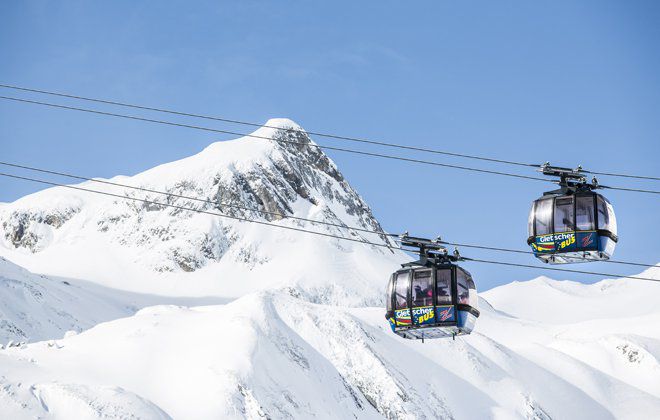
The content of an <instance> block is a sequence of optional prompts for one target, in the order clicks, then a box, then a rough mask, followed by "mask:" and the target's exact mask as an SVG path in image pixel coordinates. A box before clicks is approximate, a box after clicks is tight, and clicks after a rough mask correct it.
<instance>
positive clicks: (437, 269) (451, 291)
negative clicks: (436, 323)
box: [433, 266, 454, 307]
mask: <svg viewBox="0 0 660 420" xmlns="http://www.w3.org/2000/svg"><path fill="white" fill-rule="evenodd" d="M440 270H442V271H448V272H449V295H448V296H447V297H448V298H449V303H442V304H441V303H440V302H438V298H439V296H438V271H440ZM453 271H454V270H453V267H451V266H449V267H446V268H445V267H436V268H435V270H434V272H435V288H434V290H433V292H434V293H435V296H434V299H433V306H435V307H437V306H449V305H453V304H454V296H453V295H454V286H453V283H454V281H453V277H454V275H453V273H452V272H453Z"/></svg>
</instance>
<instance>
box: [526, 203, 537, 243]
mask: <svg viewBox="0 0 660 420" xmlns="http://www.w3.org/2000/svg"><path fill="white" fill-rule="evenodd" d="M534 204H536V203H532V208H531V210H529V217H528V218H527V236H534Z"/></svg>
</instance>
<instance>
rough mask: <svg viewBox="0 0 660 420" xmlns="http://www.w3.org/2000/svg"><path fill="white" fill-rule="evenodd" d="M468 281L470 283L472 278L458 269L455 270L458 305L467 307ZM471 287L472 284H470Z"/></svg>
mask: <svg viewBox="0 0 660 420" xmlns="http://www.w3.org/2000/svg"><path fill="white" fill-rule="evenodd" d="M468 279H469V281H470V282H472V278H471V277H470V275H469V274H468V273H466V272H465V270H463V269H462V268H460V267H457V268H456V286H457V287H458V303H463V304H465V305H468V304H469V303H470V290H469V286H468ZM472 286H474V283H473V282H472Z"/></svg>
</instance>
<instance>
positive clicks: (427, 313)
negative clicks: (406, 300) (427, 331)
mask: <svg viewBox="0 0 660 420" xmlns="http://www.w3.org/2000/svg"><path fill="white" fill-rule="evenodd" d="M413 318H414V319H415V324H418V325H424V324H432V323H433V322H435V319H434V318H435V313H434V311H433V306H424V307H421V308H413Z"/></svg>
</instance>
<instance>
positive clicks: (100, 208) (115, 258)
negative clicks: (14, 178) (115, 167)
mask: <svg viewBox="0 0 660 420" xmlns="http://www.w3.org/2000/svg"><path fill="white" fill-rule="evenodd" d="M267 125H268V126H271V127H279V128H260V129H258V130H257V131H256V132H255V133H253V135H254V136H258V137H257V138H253V137H243V138H240V139H236V140H232V141H225V142H217V143H213V144H211V145H210V146H208V147H207V148H206V149H204V150H203V151H201V152H200V153H198V154H196V155H194V156H191V157H188V158H185V159H181V160H179V161H176V162H171V163H167V164H164V165H160V166H158V167H155V168H153V169H150V170H147V171H145V172H143V173H140V174H137V175H135V176H132V177H126V176H119V177H115V178H112V179H110V180H101V181H107V182H112V183H119V184H123V185H129V186H133V187H140V188H143V189H149V190H152V191H161V192H163V191H164V192H168V193H171V194H175V195H176V196H173V195H169V196H166V195H162V194H157V193H154V192H145V191H137V190H135V189H129V188H125V187H119V186H115V185H109V184H107V183H105V184H104V183H98V182H91V181H88V182H84V183H82V184H79V185H76V186H75V187H77V188H85V189H91V190H96V191H104V192H108V193H111V194H117V195H119V196H129V197H135V198H140V199H144V200H147V201H150V202H153V203H167V204H170V205H175V206H180V207H186V208H194V209H197V210H201V211H206V212H210V213H218V212H222V213H225V214H227V215H229V216H233V217H239V218H247V219H250V220H256V221H258V222H263V223H272V224H275V225H279V226H284V227H289V228H302V229H307V230H314V231H318V232H321V233H325V234H330V235H336V236H341V237H350V238H352V239H355V240H368V241H372V242H377V243H381V244H384V243H391V242H389V239H388V238H387V237H385V236H383V235H379V234H371V233H364V232H356V231H350V232H349V231H347V230H346V229H340V228H337V227H332V226H328V225H323V224H311V223H309V222H304V221H300V220H296V219H293V218H284V219H282V218H281V217H279V216H277V215H279V214H281V215H284V216H293V217H299V218H305V219H312V220H318V221H320V222H325V223H332V224H335V225H342V226H353V227H359V228H362V229H368V230H372V231H376V232H380V233H382V229H381V227H380V225H379V223H378V221H377V220H376V219H375V218H374V216H373V214H372V213H371V210H370V209H369V206H368V205H367V204H366V203H365V202H364V200H363V199H362V198H361V197H360V196H359V195H358V193H357V192H356V191H355V190H354V189H353V188H352V187H351V186H350V185H349V183H348V181H346V180H345V179H344V177H343V176H342V175H341V173H340V172H339V171H338V169H337V167H336V166H335V164H334V163H333V162H332V161H331V160H330V159H329V158H328V157H327V156H326V155H325V154H324V153H323V152H322V151H321V150H320V149H318V148H317V147H314V145H315V143H314V142H313V141H312V140H311V139H310V138H309V137H308V136H307V135H306V134H305V133H304V132H303V131H292V130H301V128H300V126H298V125H297V124H296V123H294V122H293V121H290V120H287V119H272V120H269V121H268V122H267ZM268 139H276V140H279V142H277V141H269V140H268ZM192 198H196V199H197V200H193V199H192ZM219 203H222V204H219ZM237 206H238V207H237ZM239 207H243V208H239ZM250 208H256V209H258V210H261V211H262V212H269V213H268V214H267V213H258V212H255V211H251V210H249V209H250ZM0 256H4V257H6V258H8V259H10V260H11V261H13V262H14V263H17V264H19V265H21V266H23V267H25V268H27V269H29V270H31V271H33V272H36V273H47V274H49V275H52V276H59V277H65V278H70V279H83V280H87V281H92V282H95V283H98V284H101V285H104V286H108V287H112V288H119V289H123V290H129V291H133V292H138V293H146V294H159V295H170V296H183V295H186V296H198V297H199V296H219V297H225V298H236V297H239V296H242V295H244V294H245V293H249V292H254V291H257V290H264V289H272V288H280V289H295V290H296V291H297V292H298V293H300V294H301V295H304V296H305V297H306V298H307V299H308V300H310V301H313V302H321V303H332V304H342V305H365V304H370V305H375V304H382V302H383V298H382V284H381V282H382V278H384V277H385V276H387V274H388V272H390V271H392V269H394V268H396V267H397V266H398V264H399V263H400V262H401V261H404V260H405V259H406V257H405V255H403V254H402V253H399V252H396V253H395V252H392V251H391V250H389V249H387V248H381V247H374V246H370V245H366V244H363V243H359V242H349V241H344V240H338V239H333V238H328V237H320V236H318V235H312V234H307V233H301V232H297V231H293V230H291V229H282V228H277V227H271V226H265V225H263V224H256V223H248V222H241V221H238V220H235V219H231V218H223V217H219V216H217V215H214V214H207V213H199V212H193V211H186V210H182V209H180V208H172V207H165V206H159V205H158V204H149V203H144V202H135V201H128V200H124V199H121V198H117V197H110V196H104V195H98V194H94V193H90V192H86V191H80V190H75V189H67V188H64V187H56V188H49V189H47V190H44V191H41V192H38V193H35V194H31V195H29V196H26V197H23V198H21V199H19V200H17V201H16V202H13V203H8V204H5V205H3V206H0ZM137 279H139V280H137Z"/></svg>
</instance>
